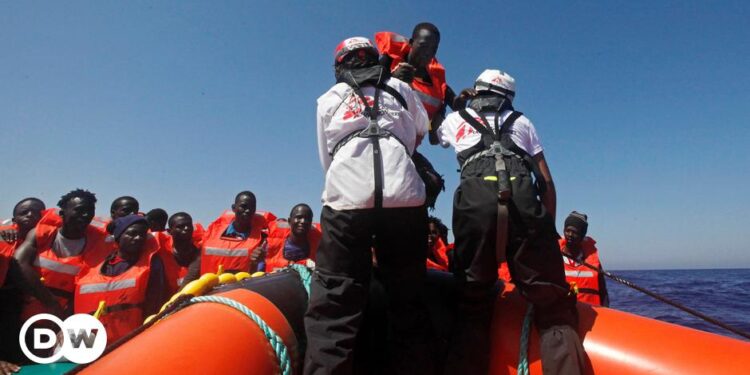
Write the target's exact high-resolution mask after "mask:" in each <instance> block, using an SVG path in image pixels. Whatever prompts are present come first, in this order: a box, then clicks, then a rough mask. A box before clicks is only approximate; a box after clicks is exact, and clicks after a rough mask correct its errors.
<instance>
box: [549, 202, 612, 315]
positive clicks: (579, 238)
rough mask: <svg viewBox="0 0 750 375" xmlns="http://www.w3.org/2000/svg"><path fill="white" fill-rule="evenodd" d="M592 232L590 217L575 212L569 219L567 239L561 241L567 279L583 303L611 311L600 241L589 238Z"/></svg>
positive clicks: (564, 231) (566, 222) (565, 236)
mask: <svg viewBox="0 0 750 375" xmlns="http://www.w3.org/2000/svg"><path fill="white" fill-rule="evenodd" d="M588 228H589V222H588V216H586V214H583V213H580V212H576V211H573V212H571V213H570V215H568V217H567V218H566V219H565V229H564V230H563V234H564V236H563V237H562V238H560V251H562V254H563V261H564V264H565V278H566V279H567V280H568V283H570V285H571V286H573V287H574V289H575V290H576V292H577V295H578V300H579V301H581V302H586V303H590V304H592V305H596V306H604V307H609V293H607V284H606V282H605V280H604V273H602V264H601V262H600V261H599V251H598V250H597V249H596V241H594V239H593V238H591V237H589V236H587V235H586V232H587V231H588ZM584 263H585V264H584ZM586 264H588V265H591V266H593V267H594V268H591V267H588V266H587V265H586Z"/></svg>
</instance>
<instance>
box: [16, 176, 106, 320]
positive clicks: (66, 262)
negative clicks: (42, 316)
mask: <svg viewBox="0 0 750 375" xmlns="http://www.w3.org/2000/svg"><path fill="white" fill-rule="evenodd" d="M57 205H58V207H60V212H59V216H58V215H57V214H54V213H50V214H47V215H45V216H44V217H43V218H42V220H40V221H39V223H38V224H37V226H36V228H34V229H32V230H30V231H29V233H28V235H27V236H26V240H25V241H24V242H23V244H21V246H19V248H18V249H17V250H16V253H15V255H14V257H15V259H16V260H17V261H18V264H19V266H20V268H21V272H22V273H23V275H24V278H25V281H26V283H27V285H28V286H29V288H30V293H31V296H33V298H31V299H29V300H28V301H27V303H26V305H25V306H24V313H23V314H22V317H24V318H28V317H30V316H32V315H35V314H39V313H42V312H48V313H54V314H56V315H58V316H61V315H63V313H70V312H72V310H73V303H72V302H73V301H72V300H73V293H74V291H75V278H76V276H78V275H79V274H80V273H81V272H82V271H84V270H85V269H86V268H88V267H92V266H94V265H96V264H98V263H99V262H101V261H102V260H103V259H104V257H106V256H107V254H108V253H109V252H110V251H111V250H112V247H111V245H110V244H107V243H105V241H104V237H105V234H104V232H102V231H101V230H99V229H97V228H95V227H93V226H91V225H89V224H90V223H91V220H92V219H93V217H94V212H95V205H96V197H95V196H94V194H93V193H91V192H89V191H87V190H81V189H76V190H73V191H71V192H70V193H68V194H65V195H63V196H62V198H60V201H59V202H58V203H57Z"/></svg>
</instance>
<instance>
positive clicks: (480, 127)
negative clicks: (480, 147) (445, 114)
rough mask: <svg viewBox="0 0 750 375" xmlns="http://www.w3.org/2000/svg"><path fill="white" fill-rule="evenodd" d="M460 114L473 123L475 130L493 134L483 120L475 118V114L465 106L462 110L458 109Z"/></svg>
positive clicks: (469, 122) (470, 123)
mask: <svg viewBox="0 0 750 375" xmlns="http://www.w3.org/2000/svg"><path fill="white" fill-rule="evenodd" d="M458 114H459V115H460V116H461V118H463V119H464V120H466V122H467V123H468V124H469V125H471V127H472V128H474V130H476V131H478V132H479V134H486V135H492V132H491V131H490V130H489V129H487V127H486V126H484V125H483V124H482V123H481V122H479V121H478V120H477V119H475V118H474V116H472V115H470V114H469V112H468V111H467V110H466V109H465V108H462V109H461V110H460V111H458Z"/></svg>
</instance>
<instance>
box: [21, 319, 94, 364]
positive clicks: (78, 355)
mask: <svg viewBox="0 0 750 375" xmlns="http://www.w3.org/2000/svg"><path fill="white" fill-rule="evenodd" d="M42 320H46V321H50V322H52V323H54V324H55V325H57V326H58V327H59V328H60V331H59V332H60V333H59V334H55V331H53V330H52V329H50V328H34V329H33V330H32V334H33V341H32V345H33V349H35V350H45V349H47V350H51V351H52V352H53V354H52V355H50V356H49V357H39V356H37V355H35V354H34V353H32V352H31V350H29V348H28V347H27V346H26V333H27V331H28V330H29V328H30V327H31V325H32V324H34V323H36V322H38V321H42ZM60 339H62V342H59V340H60ZM18 341H19V343H20V344H21V350H23V354H25V355H26V357H28V358H29V359H30V360H32V361H34V362H36V363H41V364H47V363H53V362H57V361H58V360H60V358H62V357H65V358H66V359H67V360H68V361H70V362H73V363H89V362H93V361H94V360H96V359H97V358H99V356H101V355H102V353H103V352H104V349H105V348H106V347H107V331H106V330H105V329H104V325H103V324H102V323H101V322H100V321H99V320H98V319H96V318H94V317H93V316H91V315H88V314H75V315H72V316H70V317H68V318H67V319H65V321H62V320H60V319H59V318H58V317H56V316H54V315H51V314H37V315H34V316H32V317H31V318H29V320H27V321H26V322H25V323H24V324H23V327H21V333H20V334H19V335H18ZM53 348H54V349H53Z"/></svg>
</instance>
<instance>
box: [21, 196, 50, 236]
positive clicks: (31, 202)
mask: <svg viewBox="0 0 750 375" xmlns="http://www.w3.org/2000/svg"><path fill="white" fill-rule="evenodd" d="M45 208H46V207H45V205H44V202H42V200H41V199H39V198H24V199H22V200H20V201H19V202H18V203H16V206H15V207H13V222H14V223H16V225H18V229H19V230H20V231H21V232H24V233H25V232H28V231H29V230H31V228H34V227H35V226H36V223H38V222H39V219H41V218H42V211H44V209H45Z"/></svg>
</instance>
